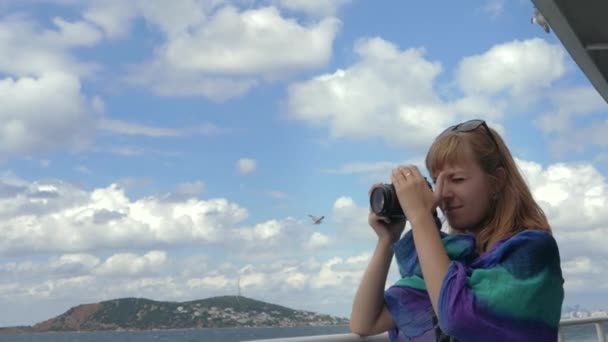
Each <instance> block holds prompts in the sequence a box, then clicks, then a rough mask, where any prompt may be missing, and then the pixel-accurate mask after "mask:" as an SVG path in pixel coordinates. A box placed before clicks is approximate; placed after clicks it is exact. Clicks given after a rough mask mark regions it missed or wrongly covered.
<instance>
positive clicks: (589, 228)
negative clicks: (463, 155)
mask: <svg viewBox="0 0 608 342" xmlns="http://www.w3.org/2000/svg"><path fill="white" fill-rule="evenodd" d="M533 13H534V10H533V4H532V2H531V1H527V0H516V1H508V2H507V1H506V0H503V1H500V0H490V1H460V2H458V3H455V2H445V1H436V0H428V1H416V2H415V1H401V2H398V1H363V0H334V1H329V0H235V1H227V0H173V1H172V2H171V3H169V2H167V1H161V0H133V1H122V0H108V1H97V0H95V1H93V0H91V1H85V0H81V1H79V0H54V1H53V0H20V1H16V0H15V1H8V0H0V51H2V53H0V202H1V205H0V218H1V221H0V222H1V223H0V232H1V234H2V239H1V240H0V307H2V308H3V310H1V311H0V326H10V325H29V324H34V323H37V322H40V321H43V320H45V319H48V318H51V317H53V316H56V315H59V314H61V313H63V312H65V311H66V310H68V309H69V308H70V307H72V306H75V305H78V304H83V303H93V302H98V301H102V300H108V299H114V298H122V297H140V298H149V299H154V300H164V301H188V300H195V299H203V298H208V297H213V296H221V295H236V294H237V293H238V286H237V283H238V280H239V278H240V291H241V294H242V295H244V296H247V297H250V298H255V299H258V300H263V301H267V302H271V303H275V304H279V305H284V306H287V307H290V308H294V309H300V310H311V311H316V312H320V313H327V314H332V315H338V316H341V317H349V315H350V310H351V305H352V300H353V297H354V294H355V291H356V289H357V286H358V284H359V280H360V279H361V276H362V275H363V272H364V270H365V268H366V267H367V263H368V262H369V259H370V257H371V253H372V252H373V249H374V247H375V243H376V240H377V237H376V235H375V234H374V232H373V230H372V229H371V228H370V227H369V226H368V225H367V213H368V203H369V202H368V197H367V196H368V189H369V188H370V186H371V185H372V184H373V183H376V182H389V181H390V171H391V169H392V168H394V167H396V166H398V165H403V164H415V165H417V166H418V167H419V168H420V169H421V170H422V172H423V173H426V170H425V169H424V165H423V162H422V161H423V160H424V156H425V153H426V151H427V149H428V147H429V145H430V143H431V142H432V140H433V139H434V137H435V136H436V135H437V134H439V133H440V132H441V131H442V130H443V129H445V128H446V127H447V126H450V125H453V124H455V123H458V122H461V121H464V120H468V119H473V118H481V119H484V120H486V121H487V122H488V123H489V124H490V125H491V126H492V127H495V128H496V129H497V130H498V131H499V132H500V133H501V134H502V135H503V136H504V139H505V140H506V142H507V144H508V146H509V148H510V149H511V151H512V153H513V155H514V157H515V158H516V160H517V163H518V166H519V167H520V169H521V170H522V172H523V174H524V175H525V178H526V180H527V182H528V184H529V185H530V188H531V189H532V192H533V195H534V197H535V198H536V199H537V200H538V202H539V203H540V205H541V206H542V208H543V209H544V210H545V212H546V214H547V216H548V218H549V220H550V223H551V225H552V228H553V232H554V236H555V238H556V240H557V242H558V244H559V248H560V255H561V262H562V270H563V272H564V278H565V284H564V286H565V290H566V297H565V302H564V306H573V305H576V304H579V305H581V306H584V307H587V308H589V309H608V299H607V298H608V296H606V292H607V291H608V273H606V272H602V271H603V270H606V269H607V267H608V250H607V249H606V248H605V245H606V243H605V241H607V240H606V238H605V237H602V236H604V234H606V233H608V210H606V208H608V181H607V179H606V176H607V174H608V173H607V172H608V135H606V134H605V132H608V120H607V115H606V114H607V113H608V105H607V104H606V102H604V101H603V100H602V99H601V97H600V96H599V95H598V94H597V92H596V91H595V90H594V88H593V87H592V86H591V84H590V82H589V81H588V80H587V78H586V77H585V76H584V74H583V73H582V71H581V70H580V69H579V68H578V66H577V65H576V64H575V63H574V62H573V60H572V58H571V57H570V56H569V54H568V53H567V51H565V49H564V48H563V46H562V45H561V43H560V41H559V39H558V38H557V37H556V36H555V35H554V34H553V32H551V33H549V34H547V33H545V32H544V31H543V29H542V28H541V27H540V26H538V25H536V24H532V23H531V22H530V19H531V17H532V15H533ZM308 214H312V215H318V216H320V215H324V216H325V220H324V221H323V223H322V224H320V225H313V224H312V223H311V220H310V218H309V217H308ZM406 229H409V225H408V227H407V228H406ZM397 279H398V270H397V268H396V265H395V264H394V262H393V264H392V266H391V269H390V272H389V276H388V279H387V282H386V285H387V287H388V286H390V285H392V284H393V283H394V282H396V281H397Z"/></svg>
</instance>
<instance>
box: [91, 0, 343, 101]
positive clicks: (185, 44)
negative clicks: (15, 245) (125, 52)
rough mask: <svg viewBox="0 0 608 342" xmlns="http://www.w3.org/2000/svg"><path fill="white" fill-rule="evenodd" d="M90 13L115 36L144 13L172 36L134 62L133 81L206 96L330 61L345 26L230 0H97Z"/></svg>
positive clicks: (163, 91) (165, 91) (239, 90)
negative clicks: (100, 0) (104, 0)
mask: <svg viewBox="0 0 608 342" xmlns="http://www.w3.org/2000/svg"><path fill="white" fill-rule="evenodd" d="M278 5H280V6H281V7H282V8H285V7H286V8H290V9H297V10H305V11H312V12H326V11H329V12H332V11H333V10H332V9H335V8H336V7H337V6H339V5H340V4H333V5H329V6H320V3H319V4H304V3H299V2H293V1H285V2H281V3H280V4H278ZM117 13H118V14H120V15H118V16H116V15H115V14H117ZM84 17H85V18H87V19H88V20H90V21H92V22H93V23H95V24H97V25H99V26H100V27H101V28H102V29H103V32H104V33H105V34H106V35H107V36H108V37H124V36H125V35H126V34H127V32H128V31H129V27H130V23H131V21H132V20H133V19H134V18H136V17H142V18H143V19H144V20H146V21H147V22H149V23H150V24H152V25H154V26H156V27H157V28H159V29H160V31H161V32H162V33H163V36H164V41H163V42H162V43H161V45H159V46H158V47H157V48H156V49H155V55H154V57H153V59H151V60H149V61H147V62H145V63H143V64H140V65H134V66H132V67H131V68H130V72H129V75H128V76H127V77H126V81H127V83H129V84H132V85H136V86H143V87H150V88H151V89H152V90H153V91H154V92H155V93H156V94H158V95H163V96H199V95H202V96H207V97H210V98H213V99H218V100H224V99H227V98H230V97H234V96H239V95H242V94H244V93H246V92H247V91H249V90H250V89H251V88H252V87H254V86H256V85H258V84H260V83H261V82H264V81H273V80H279V79H285V78H286V77H289V76H290V75H292V74H293V73H295V72H298V71H300V70H307V69H311V68H317V67H319V66H322V65H325V64H326V63H327V62H328V60H329V58H330V57H331V54H332V44H333V40H334V39H335V36H336V34H337V32H338V30H339V29H340V26H341V23H340V21H339V20H338V19H337V18H335V17H332V16H323V17H320V18H319V19H318V20H313V21H309V22H308V23H307V24H301V23H299V22H298V21H297V20H296V18H295V17H285V16H283V14H282V13H281V12H280V10H279V8H278V7H275V6H263V5H260V6H255V7H252V8H239V7H238V6H236V5H234V4H228V3H226V2H224V1H193V0H183V1H177V2H175V3H172V4H171V5H170V6H167V4H166V3H164V2H160V1H136V2H132V3H130V4H123V3H122V2H118V1H111V2H110V5H109V6H99V5H93V6H92V7H91V8H89V9H88V10H87V11H86V13H85V14H84ZM267 51H273V53H272V54H268V53H266V52H267Z"/></svg>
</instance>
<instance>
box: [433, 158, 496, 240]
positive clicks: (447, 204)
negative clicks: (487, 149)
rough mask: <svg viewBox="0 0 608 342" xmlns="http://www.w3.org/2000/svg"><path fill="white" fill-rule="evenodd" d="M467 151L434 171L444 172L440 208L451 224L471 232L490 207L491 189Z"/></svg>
mask: <svg viewBox="0 0 608 342" xmlns="http://www.w3.org/2000/svg"><path fill="white" fill-rule="evenodd" d="M466 155H467V158H466V160H461V161H460V162H458V163H456V164H454V165H446V166H445V167H444V168H443V169H441V170H437V173H436V175H438V174H439V173H440V172H445V177H444V183H443V190H442V191H441V192H442V193H441V194H440V196H441V197H440V198H441V202H440V208H441V210H442V212H443V214H444V215H445V216H446V218H447V220H448V223H449V224H450V227H452V228H453V229H456V230H460V231H469V232H473V233H474V232H476V231H478V230H479V228H482V227H479V224H480V223H481V222H482V221H483V220H484V219H485V218H486V216H487V214H488V212H489V210H490V205H491V200H490V198H491V194H492V189H491V187H490V184H489V182H488V177H487V175H486V173H485V172H484V171H483V170H482V169H481V167H480V166H479V165H478V164H477V162H476V161H475V159H474V158H473V155H472V152H471V151H470V150H469V151H468V152H467V153H466Z"/></svg>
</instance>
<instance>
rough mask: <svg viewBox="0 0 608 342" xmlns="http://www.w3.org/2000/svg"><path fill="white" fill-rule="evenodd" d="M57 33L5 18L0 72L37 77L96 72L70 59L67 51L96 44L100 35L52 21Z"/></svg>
mask: <svg viewBox="0 0 608 342" xmlns="http://www.w3.org/2000/svg"><path fill="white" fill-rule="evenodd" d="M53 23H54V26H56V28H57V29H55V30H53V29H46V28H41V27H39V26H38V25H37V24H35V23H33V22H32V21H31V20H29V18H25V17H23V16H8V17H5V18H3V20H2V22H0V51H3V53H2V54H1V55H0V72H4V73H7V74H9V75H16V76H29V77H32V76H35V77H41V76H42V75H45V74H47V73H64V74H69V75H77V76H86V75H90V74H91V73H92V72H93V71H95V70H96V69H97V66H95V65H94V64H88V63H82V62H79V61H77V60H76V59H74V58H73V57H71V56H70V55H69V53H68V49H69V48H72V47H79V46H90V45H92V44H96V43H97V42H99V41H100V39H101V35H100V33H99V32H98V31H97V30H96V29H95V28H94V27H92V26H91V25H90V24H88V23H86V22H82V21H78V22H73V23H70V22H67V21H65V20H63V19H61V18H54V19H53Z"/></svg>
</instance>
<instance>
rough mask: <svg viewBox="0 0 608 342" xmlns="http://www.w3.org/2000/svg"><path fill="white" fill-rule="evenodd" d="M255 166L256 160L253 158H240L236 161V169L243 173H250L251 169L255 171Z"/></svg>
mask: <svg viewBox="0 0 608 342" xmlns="http://www.w3.org/2000/svg"><path fill="white" fill-rule="evenodd" d="M256 167H257V162H256V161H255V159H251V158H241V159H239V160H238V161H237V163H236V168H237V171H238V172H239V173H240V174H243V175H246V174H250V173H252V172H253V171H255V169H256Z"/></svg>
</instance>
